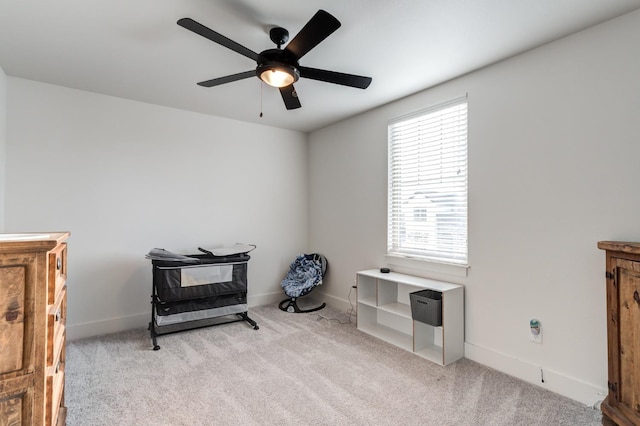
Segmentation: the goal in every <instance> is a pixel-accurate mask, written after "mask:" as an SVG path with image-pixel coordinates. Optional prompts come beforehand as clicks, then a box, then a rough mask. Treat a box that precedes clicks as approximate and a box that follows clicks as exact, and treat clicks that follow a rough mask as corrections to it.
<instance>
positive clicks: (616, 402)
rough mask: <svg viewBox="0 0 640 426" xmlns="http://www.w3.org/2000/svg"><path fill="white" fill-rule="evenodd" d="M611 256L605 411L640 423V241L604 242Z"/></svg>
mask: <svg viewBox="0 0 640 426" xmlns="http://www.w3.org/2000/svg"><path fill="white" fill-rule="evenodd" d="M598 248H600V249H602V250H606V257H607V269H606V279H607V341H608V354H609V355H608V356H609V380H608V387H609V394H608V395H607V397H606V399H605V400H604V402H603V403H602V406H601V408H602V412H603V413H604V414H605V415H606V416H607V417H609V418H610V419H612V420H613V421H614V422H616V424H618V425H625V426H627V425H628V426H639V425H640V243H628V242H617V241H600V242H598Z"/></svg>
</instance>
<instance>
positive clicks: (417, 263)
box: [385, 255, 470, 277]
mask: <svg viewBox="0 0 640 426" xmlns="http://www.w3.org/2000/svg"><path fill="white" fill-rule="evenodd" d="M385 259H386V261H387V264H389V265H395V266H399V267H403V268H411V269H415V270H419V271H421V272H427V273H429V272H432V273H437V274H447V275H452V276H456V277H466V276H467V275H468V272H469V268H470V266H469V265H456V264H454V263H442V262H434V261H431V260H426V259H419V258H415V257H403V256H392V255H386V256H385Z"/></svg>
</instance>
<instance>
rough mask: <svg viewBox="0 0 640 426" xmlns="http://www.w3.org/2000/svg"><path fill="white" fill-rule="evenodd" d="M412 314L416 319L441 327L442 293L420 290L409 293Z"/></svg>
mask: <svg viewBox="0 0 640 426" xmlns="http://www.w3.org/2000/svg"><path fill="white" fill-rule="evenodd" d="M409 298H410V299H411V316H412V317H413V319H414V320H416V321H420V322H423V323H425V324H429V325H433V326H436V327H439V326H441V325H442V293H441V292H439V291H435V290H420V291H416V292H413V293H409Z"/></svg>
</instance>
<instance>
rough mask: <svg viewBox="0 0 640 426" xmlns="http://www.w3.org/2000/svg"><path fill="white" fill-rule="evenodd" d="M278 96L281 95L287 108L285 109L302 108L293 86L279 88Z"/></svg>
mask: <svg viewBox="0 0 640 426" xmlns="http://www.w3.org/2000/svg"><path fill="white" fill-rule="evenodd" d="M280 94H281V95H282V100H283V101H284V106H285V107H287V109H296V108H300V107H301V106H302V105H301V104H300V100H299V99H298V94H297V93H296V89H295V87H293V84H290V85H288V86H287V87H281V88H280Z"/></svg>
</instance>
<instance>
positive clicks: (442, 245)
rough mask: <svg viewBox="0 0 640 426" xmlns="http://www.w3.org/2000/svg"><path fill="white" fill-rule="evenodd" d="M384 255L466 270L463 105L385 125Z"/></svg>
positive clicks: (459, 101)
mask: <svg viewBox="0 0 640 426" xmlns="http://www.w3.org/2000/svg"><path fill="white" fill-rule="evenodd" d="M388 155H389V182H388V183H389V193H388V197H389V200H388V218H387V221H388V233H387V239H388V244H387V253H388V254H389V255H397V256H405V257H415V258H420V259H425V260H433V261H437V262H446V263H454V264H460V265H466V264H467V99H466V97H464V98H461V99H456V100H454V101H451V102H448V103H446V104H442V105H438V106H436V107H433V108H429V109H426V110H422V111H419V112H418V113H414V114H411V115H408V116H404V117H400V118H398V119H396V120H393V121H391V122H390V123H389V153H388Z"/></svg>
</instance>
